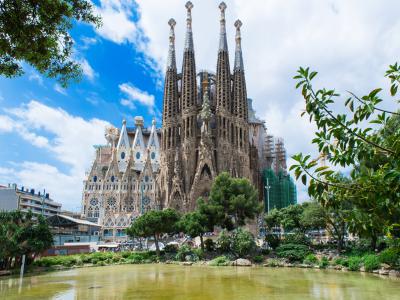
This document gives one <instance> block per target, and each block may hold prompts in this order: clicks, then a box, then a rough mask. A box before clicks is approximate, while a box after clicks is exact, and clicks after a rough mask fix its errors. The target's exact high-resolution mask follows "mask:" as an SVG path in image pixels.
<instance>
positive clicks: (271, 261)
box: [267, 258, 282, 267]
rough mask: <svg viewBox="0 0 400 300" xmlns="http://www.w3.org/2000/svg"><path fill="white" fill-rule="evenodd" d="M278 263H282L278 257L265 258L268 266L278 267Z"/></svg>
mask: <svg viewBox="0 0 400 300" xmlns="http://www.w3.org/2000/svg"><path fill="white" fill-rule="evenodd" d="M280 265H282V262H281V261H280V260H279V259H276V258H270V259H268V260H267V266H268V267H279V266H280Z"/></svg>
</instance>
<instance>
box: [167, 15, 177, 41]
mask: <svg viewBox="0 0 400 300" xmlns="http://www.w3.org/2000/svg"><path fill="white" fill-rule="evenodd" d="M168 25H169V26H170V27H171V30H170V33H169V37H170V38H173V39H174V40H175V32H174V27H175V25H176V21H175V19H172V18H171V19H169V21H168Z"/></svg>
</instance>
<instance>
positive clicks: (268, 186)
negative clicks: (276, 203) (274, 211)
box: [265, 178, 271, 214]
mask: <svg viewBox="0 0 400 300" xmlns="http://www.w3.org/2000/svg"><path fill="white" fill-rule="evenodd" d="M265 189H266V190H267V208H268V211H267V214H269V190H270V189H271V186H270V185H269V178H267V185H266V186H265Z"/></svg>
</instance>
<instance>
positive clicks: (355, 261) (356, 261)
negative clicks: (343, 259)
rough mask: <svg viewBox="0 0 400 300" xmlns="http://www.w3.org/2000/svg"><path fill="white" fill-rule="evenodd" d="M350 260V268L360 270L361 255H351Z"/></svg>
mask: <svg viewBox="0 0 400 300" xmlns="http://www.w3.org/2000/svg"><path fill="white" fill-rule="evenodd" d="M348 262H349V270H350V271H359V270H360V268H361V264H362V260H361V258H360V257H359V256H351V257H349V259H348Z"/></svg>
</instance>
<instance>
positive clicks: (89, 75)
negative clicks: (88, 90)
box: [78, 58, 98, 81]
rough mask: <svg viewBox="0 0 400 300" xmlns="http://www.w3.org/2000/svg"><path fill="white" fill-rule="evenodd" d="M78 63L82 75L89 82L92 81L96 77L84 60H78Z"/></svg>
mask: <svg viewBox="0 0 400 300" xmlns="http://www.w3.org/2000/svg"><path fill="white" fill-rule="evenodd" d="M78 63H79V64H80V65H81V68H82V73H83V75H84V76H86V77H87V78H88V79H89V80H90V81H93V80H94V78H95V77H97V76H98V74H97V73H96V72H95V71H94V70H93V68H92V66H91V65H90V64H89V62H88V61H87V60H86V59H85V58H81V59H79V60H78Z"/></svg>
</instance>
